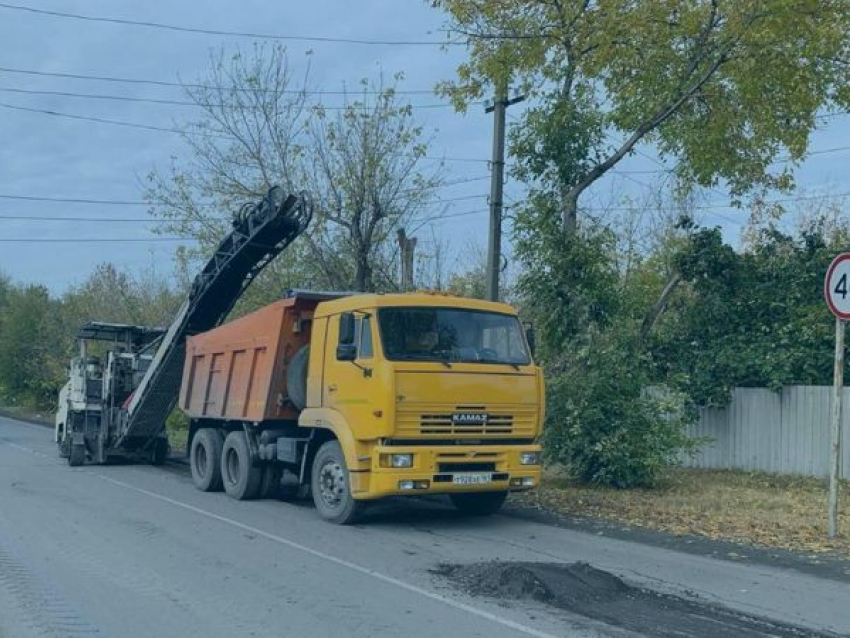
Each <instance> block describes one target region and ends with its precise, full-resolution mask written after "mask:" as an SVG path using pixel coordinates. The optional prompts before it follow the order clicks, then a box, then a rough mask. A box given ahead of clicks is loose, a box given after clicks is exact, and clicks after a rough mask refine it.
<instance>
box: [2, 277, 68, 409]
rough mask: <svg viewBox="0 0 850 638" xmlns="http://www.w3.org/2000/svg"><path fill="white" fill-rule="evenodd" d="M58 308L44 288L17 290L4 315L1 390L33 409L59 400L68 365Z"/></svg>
mask: <svg viewBox="0 0 850 638" xmlns="http://www.w3.org/2000/svg"><path fill="white" fill-rule="evenodd" d="M58 310H59V308H58V304H57V302H56V301H55V300H53V299H51V298H50V295H49V294H48V292H47V289H46V288H45V287H44V286H36V285H29V286H20V287H19V286H13V287H11V288H10V289H9V290H8V291H7V294H6V303H5V306H4V308H3V312H2V313H0V386H2V387H3V389H4V391H5V392H6V393H7V394H8V395H10V396H11V397H12V398H13V399H17V400H20V401H23V402H27V403H31V404H33V405H48V404H50V403H51V402H52V401H53V400H55V398H56V397H55V389H56V388H57V387H58V385H57V381H58V379H60V378H61V377H62V374H63V372H64V366H65V364H66V361H63V360H61V358H60V357H57V356H56V354H57V353H56V345H57V344H58V343H61V342H62V339H61V327H60V323H59V312H58Z"/></svg>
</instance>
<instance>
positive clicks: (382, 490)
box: [350, 444, 541, 500]
mask: <svg viewBox="0 0 850 638" xmlns="http://www.w3.org/2000/svg"><path fill="white" fill-rule="evenodd" d="M523 453H537V456H538V460H539V457H540V453H541V447H540V445H536V444H531V445H510V446H508V445H505V446H499V445H487V446H475V445H468V446H466V445H451V446H440V447H425V446H418V445H411V446H396V445H393V446H380V445H379V446H376V447H375V448H374V452H373V454H372V463H371V470H368V471H361V472H351V474H350V477H351V489H352V493H353V494H354V498H356V499H358V500H371V499H376V498H382V497H385V496H398V495H404V496H410V495H421V494H452V493H459V492H501V491H512V492H513V491H526V490H530V489H533V488H535V487H537V486H538V485H539V484H540V475H541V466H540V464H539V461H538V463H537V464H534V465H525V464H523V463H522V462H521V457H522V455H523ZM399 454H402V455H403V454H410V455H412V465H411V467H404V468H399V467H389V464H390V458H391V455H399Z"/></svg>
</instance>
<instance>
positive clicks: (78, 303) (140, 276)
mask: <svg viewBox="0 0 850 638" xmlns="http://www.w3.org/2000/svg"><path fill="white" fill-rule="evenodd" d="M182 297H183V295H182V294H181V293H180V291H179V290H175V289H174V287H172V286H171V285H170V284H169V281H168V280H167V279H166V278H164V277H161V276H159V275H157V274H156V272H155V271H153V270H152V269H151V270H148V271H142V272H139V273H134V272H131V271H128V270H119V269H118V268H116V267H115V266H114V265H113V264H110V263H104V264H100V265H98V266H97V267H96V268H95V270H94V271H93V272H92V273H91V274H90V275H89V276H88V278H87V279H86V280H85V281H84V282H83V283H82V284H81V285H79V286H76V287H74V288H71V289H69V290H68V291H67V292H66V293H65V294H64V295H63V298H62V302H63V303H62V311H63V316H64V320H65V322H66V323H67V324H68V325H69V326H70V327H71V329H72V330H76V327H79V326H80V325H82V324H83V323H85V322H87V321H112V322H116V323H130V324H136V325H143V326H167V325H168V324H169V323H171V320H172V318H173V316H174V312H175V311H176V310H177V307H178V306H179V304H180V302H181V301H182Z"/></svg>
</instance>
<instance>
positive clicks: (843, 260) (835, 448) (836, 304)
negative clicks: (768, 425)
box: [823, 253, 850, 538]
mask: <svg viewBox="0 0 850 638" xmlns="http://www.w3.org/2000/svg"><path fill="white" fill-rule="evenodd" d="M823 291H824V296H825V297H826V303H827V305H828V306H829V309H830V310H831V311H832V314H834V315H835V369H834V370H833V395H832V427H831V429H830V444H829V500H828V502H827V522H828V527H829V532H828V533H829V538H835V537H836V536H838V478H839V473H840V470H841V465H840V463H841V461H840V459H841V402H842V397H843V394H844V322H845V321H847V320H848V319H850V253H841V254H840V255H838V256H837V257H836V258H835V259H833V260H832V263H831V264H830V265H829V269H828V270H827V271H826V279H824V285H823Z"/></svg>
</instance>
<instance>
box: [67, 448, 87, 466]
mask: <svg viewBox="0 0 850 638" xmlns="http://www.w3.org/2000/svg"><path fill="white" fill-rule="evenodd" d="M85 462H86V446H85V445H83V444H82V443H71V446H70V448H69V450H68V465H70V466H71V467H79V466H80V465H82V464H83V463H85Z"/></svg>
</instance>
